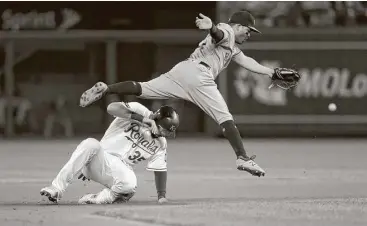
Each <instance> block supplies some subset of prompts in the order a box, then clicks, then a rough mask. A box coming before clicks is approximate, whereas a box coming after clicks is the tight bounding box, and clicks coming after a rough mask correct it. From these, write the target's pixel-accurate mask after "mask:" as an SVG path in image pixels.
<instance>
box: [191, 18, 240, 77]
mask: <svg viewBox="0 0 367 226" xmlns="http://www.w3.org/2000/svg"><path fill="white" fill-rule="evenodd" d="M217 28H218V29H221V30H222V31H223V33H224V37H223V39H222V40H221V41H220V42H219V43H215V41H214V39H213V38H212V37H211V35H210V34H208V35H207V36H206V38H205V39H204V40H203V41H201V42H200V43H199V45H198V47H197V48H196V49H195V51H194V52H193V53H192V54H191V56H190V59H194V60H200V61H203V62H205V63H207V64H208V65H209V66H210V68H211V72H212V74H213V76H214V78H216V77H217V76H218V74H219V73H220V72H221V71H222V70H223V69H225V68H226V67H227V66H228V64H229V63H230V61H231V59H232V57H233V56H235V55H236V54H238V53H240V51H241V50H240V49H239V48H238V47H237V46H236V44H235V35H234V31H233V29H232V27H231V26H229V25H228V24H225V23H219V24H218V25H217Z"/></svg>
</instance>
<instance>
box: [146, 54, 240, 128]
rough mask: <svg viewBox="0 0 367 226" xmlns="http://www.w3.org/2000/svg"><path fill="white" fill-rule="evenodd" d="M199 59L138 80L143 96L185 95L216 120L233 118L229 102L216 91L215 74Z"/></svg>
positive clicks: (176, 97) (153, 97)
mask: <svg viewBox="0 0 367 226" xmlns="http://www.w3.org/2000/svg"><path fill="white" fill-rule="evenodd" d="M199 62H200V61H195V60H186V61H182V62H180V63H178V64H177V65H175V66H174V67H173V68H172V69H171V70H170V71H169V72H167V73H165V74H162V75H161V76H159V77H157V78H155V79H152V80H150V81H148V82H141V83H140V85H141V87H142V94H141V95H140V96H139V97H140V98H144V99H171V98H174V99H184V100H187V101H191V102H192V103H194V104H196V105H197V106H198V107H200V108H201V109H202V110H203V111H204V112H205V113H206V114H208V115H209V116H210V117H211V118H213V119H214V120H215V121H216V122H217V123H218V124H221V123H223V122H225V121H228V120H233V117H232V115H231V114H230V113H229V110H228V106H227V104H226V102H225V101H224V98H223V96H222V94H221V93H220V92H219V90H218V87H217V84H216V83H215V81H214V76H213V75H212V73H211V72H210V70H209V69H208V68H206V67H205V66H203V65H201V64H199Z"/></svg>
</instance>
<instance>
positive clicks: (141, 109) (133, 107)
mask: <svg viewBox="0 0 367 226" xmlns="http://www.w3.org/2000/svg"><path fill="white" fill-rule="evenodd" d="M122 103H123V104H124V105H125V107H126V108H127V109H129V110H130V111H131V112H134V113H136V114H139V115H142V116H143V117H149V116H150V115H151V114H152V113H153V112H152V111H150V110H149V109H148V108H147V107H145V106H144V105H142V104H141V103H138V102H126V103H125V102H122Z"/></svg>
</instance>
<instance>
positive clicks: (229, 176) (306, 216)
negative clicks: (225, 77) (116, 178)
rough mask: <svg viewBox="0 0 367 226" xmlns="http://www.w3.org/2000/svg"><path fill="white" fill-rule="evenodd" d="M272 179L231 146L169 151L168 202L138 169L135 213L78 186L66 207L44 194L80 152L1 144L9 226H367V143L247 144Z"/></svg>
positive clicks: (197, 143) (206, 143) (71, 144)
mask: <svg viewBox="0 0 367 226" xmlns="http://www.w3.org/2000/svg"><path fill="white" fill-rule="evenodd" d="M244 142H245V144H246V147H247V149H248V151H249V152H250V153H251V154H253V153H254V154H256V155H257V156H258V157H257V159H256V161H257V162H258V163H259V164H260V165H261V166H262V167H264V168H265V169H266V171H267V174H266V176H265V177H264V178H257V177H252V176H250V175H249V174H247V173H243V172H240V171H237V170H236V169H235V165H234V163H235V162H234V154H233V153H232V150H231V148H230V146H229V144H228V143H227V141H226V140H216V139H186V138H185V139H177V140H174V141H171V142H169V145H168V147H169V150H168V168H169V172H168V198H169V200H170V203H169V204H167V205H163V206H159V205H158V204H156V200H155V199H156V198H155V194H156V193H155V186H154V177H153V173H151V172H148V171H145V170H144V166H145V165H144V163H143V164H141V165H139V166H138V167H137V168H136V174H137V177H138V190H137V194H136V196H134V197H133V198H132V200H131V201H130V202H129V203H126V204H114V205H102V206H97V205H88V206H80V205H77V204H76V202H77V200H78V198H79V197H80V196H82V195H83V194H85V193H87V192H98V191H99V190H100V189H101V188H102V187H101V186H100V185H98V184H95V183H94V182H81V181H76V182H74V183H73V184H72V185H71V186H70V187H69V190H67V192H66V193H65V195H64V197H63V199H62V201H61V202H60V204H58V205H53V204H51V203H49V202H48V200H46V199H44V198H42V197H41V196H40V195H39V190H40V189H41V188H42V187H44V186H47V185H49V183H50V182H51V180H52V179H53V177H54V176H55V175H56V173H57V172H58V170H59V169H60V168H61V167H62V165H63V164H64V163H65V162H66V161H67V160H68V158H69V156H70V154H71V153H72V151H73V150H74V148H75V147H76V145H77V144H78V143H79V141H78V140H73V141H70V140H69V141H61V140H60V141H3V140H2V141H0V148H1V149H0V225H1V226H5V225H11V226H14V225H55V226H58V225H60V226H61V225H88V226H94V225H103V224H105V225H107V224H108V225H109V226H114V225H119V226H121V225H124V226H130V225H131V226H132V225H151V226H153V225H190V226H191V225H218V226H219V225H220V226H223V225H241V226H242V225H259V226H263V225H269V226H270V225H271V226H274V225H292V226H293V225H323V226H324V225H333V226H335V225H343V226H344V225H367V164H366V161H367V148H366V147H367V140H338V141H336V140H317V139H314V140H286V139H283V140H270V139H267V140H266V139H260V140H244Z"/></svg>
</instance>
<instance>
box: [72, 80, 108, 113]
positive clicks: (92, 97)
mask: <svg viewBox="0 0 367 226" xmlns="http://www.w3.org/2000/svg"><path fill="white" fill-rule="evenodd" d="M107 89H108V86H107V84H105V83H103V82H97V83H96V84H95V85H94V86H93V87H92V88H90V89H88V90H87V91H85V92H84V93H83V94H82V96H81V97H80V100H79V106H81V107H86V106H88V105H91V104H92V103H94V102H96V101H97V100H99V99H101V98H102V97H103V95H104V93H105V91H106V90H107Z"/></svg>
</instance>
